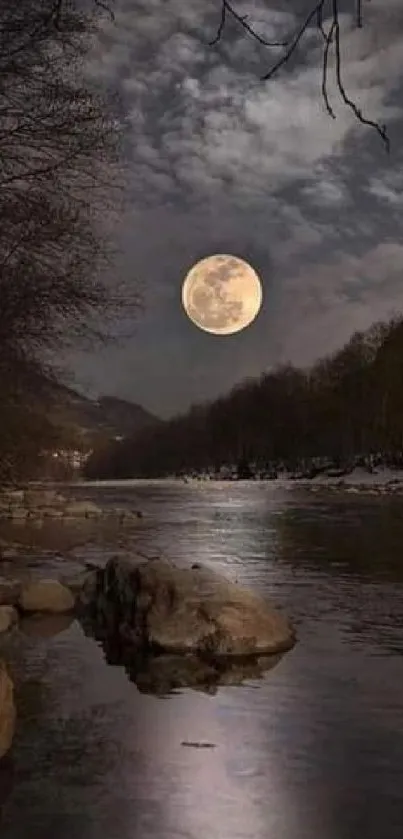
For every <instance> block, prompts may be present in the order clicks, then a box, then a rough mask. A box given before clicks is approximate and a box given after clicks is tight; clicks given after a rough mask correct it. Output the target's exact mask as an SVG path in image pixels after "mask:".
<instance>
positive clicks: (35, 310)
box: [0, 0, 139, 474]
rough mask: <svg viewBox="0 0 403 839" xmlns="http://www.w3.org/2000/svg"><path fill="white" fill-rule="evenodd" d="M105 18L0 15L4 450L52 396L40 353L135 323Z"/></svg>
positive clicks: (20, 9)
mask: <svg viewBox="0 0 403 839" xmlns="http://www.w3.org/2000/svg"><path fill="white" fill-rule="evenodd" d="M87 5H88V4H87ZM108 13H109V12H108V9H107V7H106V6H105V7H104V5H103V4H102V3H100V2H98V0H91V2H90V3H89V5H88V9H87V10H86V11H85V10H83V8H82V3H81V0H19V2H18V3H15V2H14V0H3V2H2V4H1V7H0V218H1V225H0V401H1V415H0V420H1V421H2V423H3V426H5V424H6V425H7V427H8V429H9V434H8V437H7V435H5V436H4V444H5V442H6V439H9V438H10V439H11V437H10V435H11V436H12V433H13V429H14V435H15V436H14V439H15V441H17V440H19V441H20V444H21V439H22V437H21V433H20V431H21V429H22V426H23V423H22V417H23V416H26V417H27V424H25V429H24V434H25V435H26V434H27V433H30V432H29V423H30V420H29V411H28V402H27V395H28V394H31V395H33V394H34V395H35V396H37V395H38V394H40V395H41V396H43V398H45V393H44V391H43V389H42V390H41V389H40V387H39V385H40V383H41V381H42V380H43V378H44V376H45V377H47V378H49V377H51V376H52V374H53V373H54V368H53V367H52V366H49V365H46V364H45V362H44V357H45V356H44V353H45V352H47V353H48V356H47V357H48V358H49V354H50V353H54V351H55V350H59V349H61V348H62V347H63V346H65V345H66V344H68V343H71V342H76V341H77V340H78V339H80V340H82V339H85V340H87V341H88V340H93V339H97V340H103V339H105V338H110V337H112V335H113V328H112V322H113V321H114V320H115V319H116V316H117V315H119V314H121V313H122V311H123V312H124V315H125V316H126V317H127V316H129V317H130V315H134V314H135V313H136V311H137V308H138V305H139V300H138V293H137V290H136V287H135V285H134V287H133V290H132V291H131V292H130V293H129V292H128V290H127V288H124V287H122V286H120V287H119V283H118V282H117V281H115V278H114V281H113V282H110V279H109V277H108V270H113V267H112V266H113V262H112V261H111V257H113V256H114V251H113V247H112V237H111V235H109V229H110V227H111V226H112V223H113V217H114V213H116V211H119V210H120V208H121V207H123V191H122V188H123V172H122V166H121V163H120V161H121V155H120V137H121V133H122V132H121V124H120V121H119V118H118V115H117V114H114V113H113V111H112V108H111V105H110V103H106V102H105V100H104V99H103V98H102V97H101V95H100V94H99V93H98V92H97V91H95V90H94V89H91V88H90V84H89V82H88V81H87V80H86V77H85V59H86V55H87V52H88V48H89V45H90V39H91V37H92V34H93V32H94V28H95V26H96V23H97V14H108ZM30 404H32V400H31V403H30ZM35 405H36V408H35V410H37V409H38V400H37V399H35ZM13 412H14V415H15V416H16V417H17V415H18V418H19V419H18V422H16V423H14V424H13V422H12V420H11V417H12V416H13ZM6 414H7V416H6ZM37 427H39V426H37ZM44 427H45V426H44V425H43V428H44ZM32 428H33V424H32V422H31V429H32ZM22 436H23V435H22ZM39 437H40V435H39V432H38V433H36V440H37V441H38V440H39ZM10 445H11V444H10V442H9V443H8V446H9V448H10ZM3 448H4V446H3ZM14 449H15V447H14ZM15 450H16V449H15ZM6 460H7V458H6V457H5V452H4V451H3V458H2V462H3V463H4V462H5V461H6ZM1 471H2V470H1V469H0V474H1ZM3 471H4V470H3Z"/></svg>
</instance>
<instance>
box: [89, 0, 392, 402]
mask: <svg viewBox="0 0 403 839" xmlns="http://www.w3.org/2000/svg"><path fill="white" fill-rule="evenodd" d="M284 5H285V4H284V2H283V0H281V2H280V0H278V2H277V0H270V3H269V4H267V3H263V2H259V0H256V1H255V0H250V2H249V0H243V2H239V3H238V4H237V9H239V11H240V12H241V13H242V12H245V13H248V14H249V16H250V17H249V20H250V22H254V23H255V24H256V26H258V28H259V32H261V33H262V34H264V35H265V36H266V37H268V38H276V39H281V38H283V37H284V35H285V34H287V33H289V32H291V31H294V29H295V27H296V26H297V24H298V21H300V20H301V14H302V13H301V3H300V2H299V0H298V2H297V0H294V2H293V0H290V2H289V3H288V4H286V13H285V12H284ZM307 5H309V4H307ZM344 7H345V8H346V9H347V8H349V5H348V4H347V3H345V4H344ZM219 9H220V3H219V2H218V0H205V2H203V3H200V2H199V0H188V2H186V3H185V2H183V0H170V2H169V3H166V2H163V0H120V2H117V8H116V22H115V24H112V23H111V22H110V21H109V20H108V19H107V18H106V17H105V22H104V25H103V30H102V33H101V35H100V36H98V37H97V38H96V39H94V43H93V48H92V53H91V60H90V62H89V67H88V72H89V74H90V76H91V77H92V78H93V79H94V80H96V81H97V83H98V84H100V85H101V86H106V87H107V88H109V90H111V91H117V92H119V95H120V97H121V100H122V109H123V115H124V117H125V119H126V123H127V140H126V150H127V158H128V168H129V179H128V197H129V202H130V210H129V212H128V214H127V215H126V217H125V219H124V221H122V229H121V233H120V242H121V249H122V258H121V261H120V265H119V271H120V272H121V273H122V274H123V275H124V276H125V277H126V278H128V280H129V281H133V282H139V281H140V282H141V284H142V286H144V288H145V290H146V312H145V315H144V317H143V318H142V319H141V321H139V324H138V328H137V334H136V336H135V338H134V339H133V341H132V342H131V343H130V344H129V345H126V346H125V347H123V348H122V349H121V350H113V351H109V352H108V353H107V354H106V356H103V358H104V361H103V362H102V364H100V363H99V362H97V361H96V359H92V360H91V359H87V360H86V361H85V362H82V360H81V359H80V365H81V369H82V371H83V372H82V376H83V377H87V379H88V378H91V377H92V379H93V381H95V382H98V386H99V389H101V390H102V389H103V390H105V389H109V390H110V389H111V387H114V388H115V392H117V393H118V394H124V395H125V396H129V395H131V396H133V397H136V398H138V399H139V400H140V401H143V402H144V403H145V404H148V405H150V406H151V407H153V409H154V410H156V411H160V412H161V413H167V412H168V413H169V412H171V411H173V410H175V409H176V408H178V409H179V408H183V407H185V406H186V405H187V404H189V403H190V402H191V401H193V400H198V399H200V398H202V397H210V396H213V395H217V394H218V393H219V392H220V391H222V390H226V389H227V388H228V387H230V386H231V385H232V384H234V383H235V382H236V381H237V380H239V379H240V378H242V377H243V376H249V375H257V374H259V373H260V372H261V370H262V369H266V368H267V367H269V366H270V365H271V364H275V363H277V361H279V360H280V361H281V360H284V359H285V358H291V360H293V361H295V362H301V363H302V362H304V361H307V362H310V361H311V360H313V359H314V358H315V357H317V356H318V355H319V354H321V353H324V352H326V351H327V350H328V349H334V348H335V347H336V346H338V345H340V344H341V343H342V342H343V341H344V340H345V339H346V338H348V336H349V334H351V332H352V331H354V330H355V329H357V328H363V327H364V326H365V325H369V323H370V322H371V321H372V320H375V319H377V318H378V317H383V316H385V315H386V314H387V313H388V312H389V311H392V309H393V307H395V308H397V307H399V306H403V299H402V295H401V293H400V285H399V282H400V280H399V277H400V276H401V271H402V268H403V264H402V253H401V248H400V245H399V237H400V209H401V203H402V199H401V195H402V193H403V190H402V187H403V154H402V152H401V151H400V146H401V143H400V139H401V137H402V105H401V102H402V101H403V100H402V95H401V94H402V83H401V67H402V65H403V7H402V4H401V2H400V0H372V2H371V3H370V4H365V8H364V11H365V26H364V28H363V29H362V30H356V29H355V28H354V26H353V20H352V17H351V15H350V16H349V15H348V14H346V13H344V14H343V15H342V17H341V26H342V35H343V40H342V43H343V54H342V69H343V82H344V84H345V88H346V90H347V91H348V94H349V96H350V97H351V98H352V99H353V100H354V101H355V102H356V103H357V105H358V106H359V107H360V109H361V110H362V112H363V113H364V114H365V115H367V116H368V117H369V118H371V119H373V120H377V121H380V122H385V121H386V122H387V123H388V128H389V132H390V135H391V138H392V152H391V156H390V158H389V159H387V157H386V155H385V151H384V148H383V146H382V143H381V140H380V138H379V137H378V135H377V134H376V133H375V131H374V130H373V129H371V128H369V127H364V126H363V125H361V124H360V123H359V122H358V121H357V120H356V118H355V117H354V114H353V113H352V111H351V109H349V108H348V107H346V105H345V104H343V102H342V101H341V99H340V95H339V92H338V90H337V87H336V85H335V83H334V63H333V64H332V63H331V64H330V66H329V97H330V99H331V103H332V107H333V108H334V111H335V113H336V117H337V118H336V119H335V120H333V119H331V118H330V117H329V115H328V114H327V113H326V109H325V107H324V103H323V101H322V98H321V55H322V45H321V42H320V39H319V38H318V37H317V34H316V33H315V32H314V31H311V32H310V33H308V37H307V40H306V44H305V47H304V46H301V49H300V50H299V52H298V55H297V57H296V59H295V60H293V62H292V63H291V64H290V65H289V66H288V67H286V68H284V70H283V71H282V72H281V73H279V75H278V76H277V77H276V78H275V79H273V80H272V81H271V82H268V83H262V82H260V81H259V77H260V75H261V73H262V71H263V72H264V71H265V70H267V69H268V67H269V66H270V62H271V61H272V60H273V59H274V58H275V57H276V56H278V54H279V51H278V50H267V49H263V48H259V47H258V46H257V45H256V44H255V43H254V42H253V41H252V39H250V38H248V37H247V36H246V35H245V33H244V32H243V30H242V29H241V27H240V26H239V25H237V24H235V23H234V22H232V23H231V25H230V26H229V28H228V30H227V32H226V34H225V38H224V39H223V41H222V43H220V44H219V45H217V47H215V48H212V47H209V46H208V45H207V42H208V41H209V40H210V39H211V37H212V35H213V34H214V32H215V30H216V27H217V23H218V20H219ZM325 25H328V24H327V23H326V22H325ZM332 61H333V59H332ZM219 251H221V252H225V253H231V252H232V253H235V254H236V255H238V256H241V257H244V258H246V259H249V260H250V261H251V262H252V264H253V265H254V266H255V267H256V268H257V270H258V271H259V273H260V274H261V275H262V278H263V282H264V289H265V304H264V307H263V311H262V313H261V315H260V316H259V318H258V319H257V321H256V323H255V324H254V325H253V327H251V328H250V329H248V330H245V333H244V334H242V333H241V334H240V335H239V336H238V337H235V338H234V339H232V338H231V339H229V340H228V339H217V340H216V339H214V338H211V337H209V336H208V337H206V336H205V335H203V334H201V333H200V334H198V331H197V329H196V328H195V327H193V326H192V325H190V324H189V323H188V322H187V321H186V318H185V317H184V316H183V314H182V312H181V310H180V302H179V301H180V284H181V281H182V279H183V277H184V275H185V273H186V271H187V270H188V268H189V267H190V266H191V264H192V263H194V262H196V261H197V260H198V259H200V258H201V257H203V256H207V255H208V254H209V253H211V252H219ZM399 272H400V273H399ZM111 281H113V277H112V279H111ZM172 370H174V371H175V377H174V380H173V377H172ZM85 371H87V372H85ZM105 376H107V378H108V382H107V385H106V384H105V381H104V380H105Z"/></svg>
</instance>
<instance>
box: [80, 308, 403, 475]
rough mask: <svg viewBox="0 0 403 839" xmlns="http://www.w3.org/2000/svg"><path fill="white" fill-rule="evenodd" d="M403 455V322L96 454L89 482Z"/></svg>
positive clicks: (244, 385) (90, 464)
mask: <svg viewBox="0 0 403 839" xmlns="http://www.w3.org/2000/svg"><path fill="white" fill-rule="evenodd" d="M402 452H403V318H395V319H393V320H392V321H390V322H388V323H376V324H375V325H373V326H372V327H371V328H370V329H368V330H367V331H366V332H360V333H356V334H354V335H353V336H352V338H351V339H350V340H349V341H348V343H347V344H346V345H345V346H344V347H342V349H340V350H339V351H338V352H335V353H334V354H332V355H329V356H327V357H325V358H323V359H321V360H319V361H318V362H317V363H316V364H314V365H313V366H312V367H311V368H309V369H307V370H302V369H297V368H296V367H293V366H291V365H287V366H283V367H279V368H278V369H275V370H273V371H271V372H268V373H264V374H263V375H262V376H260V378H258V379H254V380H248V381H245V382H242V383H241V384H239V385H238V386H236V387H235V388H234V389H233V390H232V391H231V392H230V393H229V394H228V395H226V396H222V397H220V398H219V399H217V400H215V401H213V402H210V403H208V404H202V405H196V406H194V407H192V408H191V409H190V410H189V411H188V412H187V413H185V414H182V415H180V416H176V417H174V418H173V419H171V420H169V421H166V422H163V423H160V424H158V425H156V426H154V427H150V428H148V429H146V430H145V431H144V432H142V433H140V434H138V435H136V436H133V437H130V438H127V439H126V440H124V441H122V442H121V443H119V444H116V445H112V446H107V447H104V448H103V449H99V450H97V451H94V453H93V455H92V457H91V458H90V459H89V460H88V462H87V465H86V470H85V474H86V476H87V477H89V478H129V477H165V476H168V475H173V474H176V475H181V474H189V473H197V472H205V471H210V472H218V471H219V470H220V469H221V468H222V467H224V466H233V465H234V464H237V463H238V464H239V463H240V462H243V463H252V464H254V467H255V469H256V470H258V471H259V470H260V471H263V472H264V470H267V469H273V468H278V467H279V466H284V467H286V468H288V469H293V470H295V469H298V468H301V466H302V467H303V466H306V465H307V464H310V463H311V464H312V462H313V461H314V460H315V458H328V459H330V460H331V461H332V462H333V464H335V465H345V464H348V463H350V462H352V460H353V459H354V458H357V457H362V458H366V457H368V456H370V455H378V456H380V455H382V456H383V457H385V458H386V459H387V458H389V459H391V460H394V461H396V460H400V458H401V457H402Z"/></svg>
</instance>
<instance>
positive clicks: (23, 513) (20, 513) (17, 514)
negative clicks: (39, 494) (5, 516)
mask: <svg viewBox="0 0 403 839" xmlns="http://www.w3.org/2000/svg"><path fill="white" fill-rule="evenodd" d="M27 516H28V510H27V509H25V507H11V509H10V518H12V519H22V520H25V519H26V518H27Z"/></svg>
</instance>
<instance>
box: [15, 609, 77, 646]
mask: <svg viewBox="0 0 403 839" xmlns="http://www.w3.org/2000/svg"><path fill="white" fill-rule="evenodd" d="M73 621H74V615H72V614H65V615H62V614H59V615H43V614H42V615H41V614H35V615H28V616H25V617H23V618H21V621H20V627H19V628H20V632H23V633H24V635H28V636H29V637H30V638H36V639H38V640H40V639H43V640H46V638H53V636H54V635H59V634H60V633H61V632H65V631H66V629H68V628H69V627H70V626H71V624H72V623H73Z"/></svg>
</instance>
